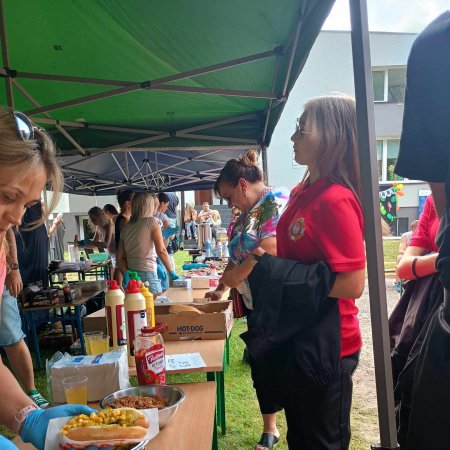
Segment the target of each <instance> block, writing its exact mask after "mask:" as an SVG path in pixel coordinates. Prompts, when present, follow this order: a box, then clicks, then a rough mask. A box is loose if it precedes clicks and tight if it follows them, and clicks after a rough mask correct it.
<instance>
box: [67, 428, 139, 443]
mask: <svg viewBox="0 0 450 450" xmlns="http://www.w3.org/2000/svg"><path fill="white" fill-rule="evenodd" d="M146 434H147V428H143V427H121V426H120V425H99V426H93V427H80V428H72V429H71V430H69V431H68V432H67V434H66V436H67V437H68V438H69V439H72V440H73V441H109V440H111V441H112V440H115V439H143V438H144V437H145V436H146Z"/></svg>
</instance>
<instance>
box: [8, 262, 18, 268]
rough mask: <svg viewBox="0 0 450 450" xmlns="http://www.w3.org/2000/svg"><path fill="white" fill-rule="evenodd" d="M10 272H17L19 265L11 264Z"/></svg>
mask: <svg viewBox="0 0 450 450" xmlns="http://www.w3.org/2000/svg"><path fill="white" fill-rule="evenodd" d="M9 268H10V270H17V269H18V268H19V264H17V263H11V264H10V265H9Z"/></svg>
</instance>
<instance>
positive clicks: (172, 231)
mask: <svg viewBox="0 0 450 450" xmlns="http://www.w3.org/2000/svg"><path fill="white" fill-rule="evenodd" d="M179 232H180V228H179V227H167V228H164V230H162V236H163V238H164V239H168V238H170V236H173V235H174V234H178V233H179Z"/></svg>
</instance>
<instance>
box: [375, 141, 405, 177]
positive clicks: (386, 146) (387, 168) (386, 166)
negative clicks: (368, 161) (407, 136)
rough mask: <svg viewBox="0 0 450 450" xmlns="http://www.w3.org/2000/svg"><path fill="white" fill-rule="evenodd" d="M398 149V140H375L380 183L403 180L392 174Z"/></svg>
mask: <svg viewBox="0 0 450 450" xmlns="http://www.w3.org/2000/svg"><path fill="white" fill-rule="evenodd" d="M399 148H400V139H377V161H378V176H379V181H380V182H388V181H399V180H403V177H401V176H399V175H397V174H396V173H394V170H395V164H396V162H397V159H398V152H399Z"/></svg>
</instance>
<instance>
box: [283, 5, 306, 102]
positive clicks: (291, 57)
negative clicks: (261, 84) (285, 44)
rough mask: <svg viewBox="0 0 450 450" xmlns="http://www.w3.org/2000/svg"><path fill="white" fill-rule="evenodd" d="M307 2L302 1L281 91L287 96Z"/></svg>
mask: <svg viewBox="0 0 450 450" xmlns="http://www.w3.org/2000/svg"><path fill="white" fill-rule="evenodd" d="M306 3H307V2H302V6H301V10H300V12H299V18H298V22H297V27H296V29H295V34H294V40H293V45H292V48H291V54H290V55H289V65H288V68H287V71H286V77H285V78H284V86H283V91H282V93H281V97H285V96H286V93H287V89H288V84H289V79H290V77H291V71H292V65H293V64H294V58H295V52H296V51H297V46H298V39H299V37H300V30H301V29H302V25H303V18H304V14H305V6H306Z"/></svg>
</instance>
